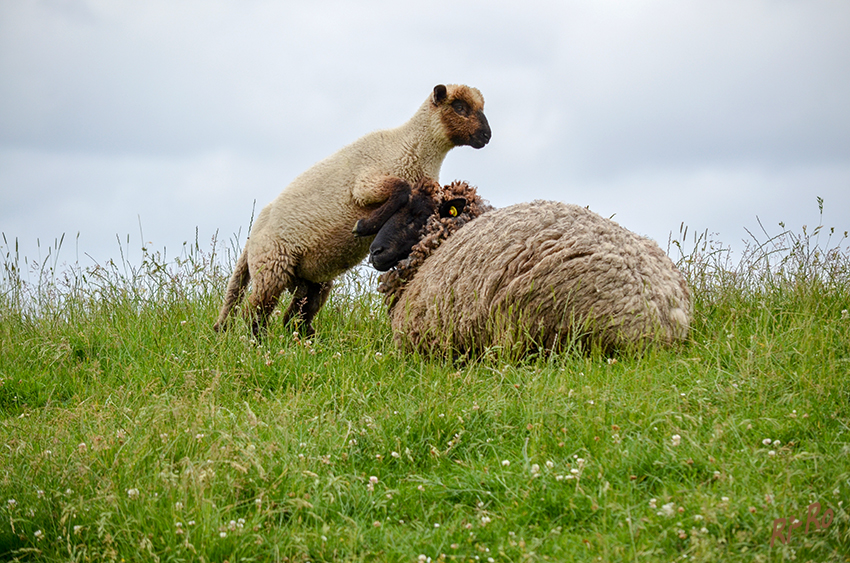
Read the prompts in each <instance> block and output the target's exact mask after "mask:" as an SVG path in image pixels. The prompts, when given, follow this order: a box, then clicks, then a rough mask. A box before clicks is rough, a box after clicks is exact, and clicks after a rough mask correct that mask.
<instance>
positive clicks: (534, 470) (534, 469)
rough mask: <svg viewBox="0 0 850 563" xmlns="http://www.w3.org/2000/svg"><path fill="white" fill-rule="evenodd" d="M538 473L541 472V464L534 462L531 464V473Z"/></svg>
mask: <svg viewBox="0 0 850 563" xmlns="http://www.w3.org/2000/svg"><path fill="white" fill-rule="evenodd" d="M538 473H540V466H539V465H537V464H536V463H532V464H531V475H533V476H537V474H538Z"/></svg>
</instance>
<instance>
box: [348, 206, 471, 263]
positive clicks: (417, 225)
mask: <svg viewBox="0 0 850 563" xmlns="http://www.w3.org/2000/svg"><path fill="white" fill-rule="evenodd" d="M465 207H466V200H465V199H463V198H458V199H452V200H450V201H445V202H443V203H441V204H440V205H439V206H437V203H436V202H435V201H434V199H433V198H432V197H431V196H429V195H418V194H416V193H414V194H413V195H412V196H411V197H410V199H409V200H408V202H407V205H405V206H404V207H402V208H401V209H399V210H398V211H397V212H396V213H395V214H393V215H392V216H391V217H389V219H387V221H386V222H385V223H384V224H383V226H381V228H380V230H379V231H378V234H377V236H376V237H375V240H374V241H372V244H371V246H369V262H371V263H372V266H373V267H374V268H375V269H376V270H378V271H379V272H386V271H387V270H389V269H390V268H392V267H393V266H395V265H396V264H398V263H399V262H401V261H402V260H404V259H405V258H407V257H408V256H410V251H411V250H412V249H413V247H414V245H415V244H416V243H417V242H419V239H421V238H422V231H423V230H424V229H425V224H426V223H427V222H428V219H429V218H430V217H431V216H433V215H434V214H435V213H438V214H439V216H440V218H445V217H457V216H458V215H460V214H461V213H463V210H464V208H465ZM358 227H359V224H358ZM355 232H356V233H357V234H359V235H361V236H362V235H363V234H365V233H359V232H357V230H355Z"/></svg>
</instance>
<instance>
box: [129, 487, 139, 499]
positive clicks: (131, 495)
mask: <svg viewBox="0 0 850 563" xmlns="http://www.w3.org/2000/svg"><path fill="white" fill-rule="evenodd" d="M127 496H128V497H129V498H130V500H136V499H137V498H139V489H127Z"/></svg>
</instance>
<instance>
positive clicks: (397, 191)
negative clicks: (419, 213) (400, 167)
mask: <svg viewBox="0 0 850 563" xmlns="http://www.w3.org/2000/svg"><path fill="white" fill-rule="evenodd" d="M393 188H394V189H393V192H392V193H391V194H390V197H389V198H388V199H387V201H385V202H384V204H383V205H381V206H380V207H379V208H377V209H376V210H374V211H373V212H372V213H371V214H370V215H369V216H368V217H366V218H365V219H360V220H358V221H357V223H356V224H355V225H354V230H353V231H352V232H353V233H354V235H355V236H358V237H366V236H371V235H376V234H378V231H380V230H381V227H383V226H384V223H386V222H387V220H389V218H390V217H392V216H393V215H395V214H396V212H397V211H398V210H399V209H401V208H402V207H404V206H405V205H407V202H408V201H410V193H411V188H410V184H408V183H407V182H406V181H404V180H402V179H401V178H394V179H393Z"/></svg>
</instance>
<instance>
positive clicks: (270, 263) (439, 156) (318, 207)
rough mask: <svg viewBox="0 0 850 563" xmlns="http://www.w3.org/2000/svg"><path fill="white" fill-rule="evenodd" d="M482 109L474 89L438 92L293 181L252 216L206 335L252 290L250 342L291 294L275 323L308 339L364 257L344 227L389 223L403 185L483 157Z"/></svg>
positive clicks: (486, 129) (361, 241)
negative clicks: (404, 117)
mask: <svg viewBox="0 0 850 563" xmlns="http://www.w3.org/2000/svg"><path fill="white" fill-rule="evenodd" d="M483 108H484V98H483V97H482V96H481V92H479V91H478V90H477V89H476V88H471V87H469V86H464V85H448V86H445V85H442V84H439V85H437V86H435V87H434V89H433V91H432V92H431V94H430V95H429V96H428V98H427V99H426V100H425V102H424V103H423V104H422V105H421V107H420V108H419V110H418V111H417V112H416V113H415V114H414V115H413V117H412V118H411V119H410V120H409V121H408V122H407V123H405V124H403V125H402V126H400V127H397V128H395V129H388V130H383V131H376V132H373V133H370V134H367V135H365V136H363V137H361V138H360V139H358V140H357V141H355V142H354V143H352V144H350V145H348V146H346V147H344V148H342V149H341V150H339V151H338V152H336V153H335V154H333V155H331V156H329V157H328V158H326V159H324V160H322V161H320V162H318V163H317V164H315V165H313V166H312V167H311V168H309V169H308V170H307V171H305V172H303V173H302V174H301V175H299V176H298V177H297V178H295V180H293V181H292V183H291V184H289V185H288V186H287V187H286V188H285V189H284V190H283V191H282V192H281V193H280V195H278V196H277V198H276V199H275V200H273V201H272V202H271V203H270V204H268V205H267V206H266V207H265V208H264V209H263V210H262V211H261V212H260V214H259V215H258V216H257V220H256V222H255V224H254V226H253V228H252V229H251V233H250V237H249V239H248V242H247V243H246V245H245V249H244V250H243V251H242V254H241V255H240V256H239V259H238V260H237V262H236V267H235V269H234V271H233V274H232V276H231V278H230V281H229V283H228V285H227V290H226V293H225V299H224V305H223V306H222V308H221V312H220V314H219V316H218V320H217V321H216V323H215V325H214V326H213V328H214V329H215V330H216V331H218V330H222V329H223V328H224V327H225V323H226V321H227V319H228V317H229V315H230V313H231V311H232V309H233V307H234V306H235V305H236V304H237V303H238V302H240V301H241V300H242V297H243V296H244V294H245V290H246V288H247V285H248V282H249V281H251V282H252V284H253V288H252V291H251V294H250V295H249V297H248V304H249V307H247V308H246V310H245V311H244V313H245V315H246V317H247V318H248V319H249V321H250V322H251V326H252V330H253V332H254V334H259V333H260V332H261V331H262V330H263V329H264V328H265V326H266V324H267V322H268V319H269V316H270V314H271V313H272V311H273V310H274V308H275V306H276V305H277V301H278V298H279V297H280V295H281V294H282V293H283V291H284V290H288V291H290V292H292V293H293V297H292V301H291V303H290V305H289V308H288V309H287V311H286V313H285V314H284V318H283V320H284V322H289V321H290V320H293V319H297V321H298V322H299V323H300V324H301V325H302V331H303V332H304V333H305V334H307V335H311V334H313V332H314V330H313V327H312V321H313V318H314V317H315V315H316V313H318V311H319V310H320V309H321V307H322V305H323V304H324V302H325V300H326V299H327V298H328V295H329V294H330V290H331V285H332V283H333V280H334V278H336V277H337V276H338V275H340V274H341V273H343V272H344V271H346V270H348V269H350V268H352V267H353V266H355V265H356V264H358V263H359V262H360V261H361V260H363V258H364V257H366V255H367V253H368V249H369V244H370V242H371V237H368V236H367V237H356V236H354V235H353V234H352V232H351V225H353V224H355V222H356V221H358V220H359V219H363V218H366V217H367V216H370V215H374V214H377V215H378V216H379V217H384V216H389V215H390V214H392V213H394V212H395V211H396V210H397V209H398V208H399V207H400V206H401V205H404V204H405V203H406V201H407V199H406V198H407V197H408V194H409V188H410V184H412V183H415V182H416V181H417V180H419V179H420V178H423V177H431V178H437V177H438V176H439V173H440V167H441V166H442V163H443V160H444V158H445V157H446V154H447V153H448V152H449V150H451V149H452V148H453V147H456V146H461V145H469V146H472V147H473V148H476V149H480V148H482V147H484V146H485V145H486V144H487V143H488V142H489V141H490V137H491V131H490V125H489V123H488V122H487V118H486V117H485V115H484V111H483Z"/></svg>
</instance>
